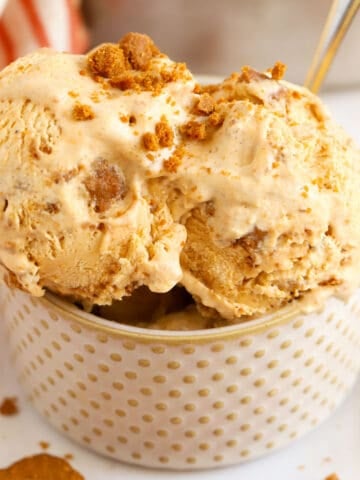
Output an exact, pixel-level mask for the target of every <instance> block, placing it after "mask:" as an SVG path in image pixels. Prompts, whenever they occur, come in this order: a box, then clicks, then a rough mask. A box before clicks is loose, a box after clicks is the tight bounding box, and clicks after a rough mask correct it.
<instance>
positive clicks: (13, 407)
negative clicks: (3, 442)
mask: <svg viewBox="0 0 360 480" xmlns="http://www.w3.org/2000/svg"><path fill="white" fill-rule="evenodd" d="M18 413H19V407H18V404H17V398H16V397H5V398H4V400H3V401H2V402H1V405H0V414H1V415H4V416H5V417H11V416H13V415H17V414H18Z"/></svg>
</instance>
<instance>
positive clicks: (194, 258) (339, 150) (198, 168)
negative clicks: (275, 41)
mask: <svg viewBox="0 0 360 480" xmlns="http://www.w3.org/2000/svg"><path fill="white" fill-rule="evenodd" d="M282 69H283V67H282V66H281V65H280V64H276V65H275V67H274V68H273V69H272V70H271V71H269V72H266V73H259V72H256V71H254V70H252V69H250V68H247V67H246V68H244V69H243V71H242V72H241V73H239V74H234V75H232V76H231V77H230V78H228V79H227V80H225V81H224V82H223V83H222V84H219V85H214V86H211V87H206V88H203V94H202V95H203V97H204V96H206V97H207V99H208V101H209V102H210V101H212V102H213V103H212V104H213V107H212V110H213V112H216V113H217V115H218V117H219V118H221V126H218V127H217V128H215V129H214V128H213V127H211V115H214V113H211V114H210V116H209V114H207V115H206V114H204V112H203V115H202V116H201V115H200V116H199V115H198V114H197V115H196V118H194V119H193V121H194V122H198V123H201V124H205V125H206V131H207V133H206V135H205V136H204V139H202V140H197V139H196V138H192V139H191V138H190V140H189V143H188V145H187V149H188V152H189V155H188V157H187V158H186V160H183V163H182V165H181V168H180V169H179V170H178V172H177V176H176V179H174V180H173V184H174V185H175V186H176V188H177V189H178V190H180V191H183V192H185V191H190V190H191V187H190V186H191V185H193V186H196V194H197V198H196V199H195V198H194V200H193V205H192V208H189V198H187V205H186V207H187V209H186V211H184V212H183V214H182V216H181V222H182V223H183V224H184V225H185V227H186V231H187V239H186V244H185V247H184V248H183V250H182V253H181V265H182V269H183V279H182V283H183V285H184V286H185V288H186V289H187V290H188V291H189V292H190V293H191V294H192V295H193V296H194V297H195V298H196V299H197V301H198V304H199V306H200V310H201V311H202V313H203V314H205V315H210V316H216V315H220V316H222V317H223V318H226V319H228V320H229V321H237V320H238V319H239V318H241V317H243V316H244V315H245V316H247V315H259V314H264V313H267V312H269V311H272V310H274V309H277V308H280V307H282V306H283V305H285V304H287V303H289V302H291V301H293V300H300V299H301V300H303V302H304V307H305V305H306V306H307V308H309V307H310V308H317V306H319V305H320V304H321V302H322V299H323V298H324V297H326V296H329V295H331V294H334V293H335V294H337V295H344V294H345V295H346V294H347V293H348V292H349V291H351V290H353V289H355V288H357V287H358V285H359V280H360V275H359V265H360V263H359V252H360V228H359V222H358V220H357V217H358V211H359V201H360V197H359V193H358V192H359V187H360V155H359V150H358V149H357V147H356V146H355V145H354V143H353V142H352V140H351V139H350V138H349V137H348V136H347V135H346V134H345V133H344V131H343V130H342V129H341V128H340V127H339V126H337V125H336V124H335V123H334V121H333V120H332V118H331V117H330V115H329V113H328V112H327V110H326V108H325V107H324V106H323V104H322V102H321V101H320V99H319V98H317V97H316V96H314V95H312V94H311V93H310V92H309V91H308V90H306V89H304V88H301V87H297V86H295V85H292V84H289V83H287V82H284V81H282V80H280V79H279V76H280V75H281V70H282ZM200 113H201V112H200ZM190 137H191V135H190ZM200 197H201V201H200V200H199V198H200ZM178 203H179V205H177V204H178ZM180 204H181V199H180V200H179V199H175V200H174V204H173V209H174V211H178V210H180V207H181V206H182V205H180ZM243 318H244V317H243Z"/></svg>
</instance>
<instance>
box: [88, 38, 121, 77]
mask: <svg viewBox="0 0 360 480" xmlns="http://www.w3.org/2000/svg"><path fill="white" fill-rule="evenodd" d="M88 67H89V69H90V71H91V72H92V73H93V74H94V75H100V76H101V77H105V78H114V77H118V76H119V75H121V74H122V73H123V72H124V71H125V70H127V69H128V68H129V64H128V62H127V60H126V58H125V55H124V52H123V50H122V49H121V48H120V47H119V46H118V45H115V44H113V43H106V44H105V45H101V46H100V47H98V48H97V49H96V50H94V51H93V52H92V53H90V54H89V56H88Z"/></svg>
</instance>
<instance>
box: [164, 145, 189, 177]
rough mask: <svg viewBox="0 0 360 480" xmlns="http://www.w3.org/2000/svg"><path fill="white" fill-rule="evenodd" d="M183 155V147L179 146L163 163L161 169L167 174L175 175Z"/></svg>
mask: <svg viewBox="0 0 360 480" xmlns="http://www.w3.org/2000/svg"><path fill="white" fill-rule="evenodd" d="M184 154H185V149H184V147H183V146H179V147H177V148H176V150H175V152H174V153H173V154H172V155H171V157H169V158H168V159H167V160H165V161H164V163H163V167H164V169H165V170H167V171H168V172H169V173H176V172H177V169H178V168H179V166H180V165H181V162H182V159H183V156H184Z"/></svg>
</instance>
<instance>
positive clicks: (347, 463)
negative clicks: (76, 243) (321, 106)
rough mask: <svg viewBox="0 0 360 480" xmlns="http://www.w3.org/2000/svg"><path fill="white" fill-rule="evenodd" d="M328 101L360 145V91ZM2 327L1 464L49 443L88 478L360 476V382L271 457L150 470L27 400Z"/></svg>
mask: <svg viewBox="0 0 360 480" xmlns="http://www.w3.org/2000/svg"><path fill="white" fill-rule="evenodd" d="M324 99H325V101H326V103H327V104H328V105H329V107H330V109H331V110H332V112H333V113H334V115H335V117H336V118H337V120H338V121H339V122H340V123H342V124H343V125H344V127H345V128H346V129H347V131H348V132H349V133H351V134H352V135H353V136H354V137H355V138H356V139H357V140H358V142H359V143H360V91H358V92H350V91H349V92H346V93H336V94H331V95H330V94H329V95H327V96H324ZM0 311H1V310H0ZM1 328H2V327H1V319H0V401H1V399H2V398H3V397H5V396H17V397H18V399H19V405H20V413H19V414H18V415H16V416H14V417H1V416H0V468H2V467H5V466H7V465H8V464H9V463H11V462H13V461H15V460H17V459H19V458H20V457H23V456H25V455H30V454H35V453H40V452H42V450H41V448H40V446H39V442H40V441H46V442H48V443H49V444H50V448H49V450H48V452H49V453H51V454H54V455H59V456H63V455H65V454H67V453H71V454H73V455H74V460H73V461H72V464H73V466H74V467H75V468H77V469H78V470H79V471H80V472H81V473H82V474H83V475H84V476H85V478H86V480H115V479H116V480H118V479H121V478H126V480H135V479H136V480H145V479H146V480H153V479H154V480H155V479H174V480H182V479H186V480H195V479H196V480H205V479H207V480H212V479H214V480H215V479H217V480H221V479H225V478H226V480H235V479H237V480H324V479H325V477H326V476H327V475H329V474H330V473H333V472H336V473H337V474H338V475H339V478H340V479H341V480H359V479H360V382H358V384H357V385H356V387H355V389H354V391H353V393H352V395H351V396H350V398H348V399H347V400H346V402H345V403H344V404H343V405H342V406H341V407H340V408H339V409H338V411H337V412H336V413H335V415H334V416H333V417H332V418H331V419H330V420H328V421H327V422H326V423H324V424H323V425H321V426H320V427H318V428H317V430H315V431H314V432H312V433H311V434H309V435H308V436H306V437H305V438H303V439H300V440H299V441H297V442H296V443H295V444H293V445H291V446H290V447H288V448H286V449H285V450H282V451H280V452H277V453H274V454H272V455H270V456H268V457H265V458H263V459H260V460H257V461H254V462H252V463H248V464H244V465H240V466H237V467H229V468H226V469H222V470H213V471H202V472H193V473H189V472H186V473H176V472H169V471H154V470H144V469H141V468H135V467H131V466H127V465H122V464H120V463H117V462H114V461H111V460H108V459H106V458H103V457H100V456H98V455H96V454H93V453H91V452H89V451H87V450H85V449H84V448H82V447H80V446H78V445H76V444H74V443H73V442H71V441H70V440H67V439H66V438H64V437H63V436H62V435H60V434H58V433H57V432H56V431H55V430H53V429H52V428H51V427H49V426H48V425H47V424H46V423H45V422H44V421H43V419H42V418H41V417H40V416H39V415H38V414H37V413H36V412H35V411H34V410H33V409H32V407H31V406H30V405H29V404H28V403H27V402H26V400H25V397H24V396H23V395H22V393H21V390H20V387H19V386H18V384H17V382H16V381H15V379H14V377H15V375H14V373H13V371H12V368H11V365H10V362H9V359H8V352H7V346H6V344H5V342H4V340H3V338H4V336H3V334H2V331H1ZM18 480H21V479H18ZM42 480H51V479H50V478H49V479H42Z"/></svg>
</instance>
